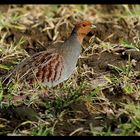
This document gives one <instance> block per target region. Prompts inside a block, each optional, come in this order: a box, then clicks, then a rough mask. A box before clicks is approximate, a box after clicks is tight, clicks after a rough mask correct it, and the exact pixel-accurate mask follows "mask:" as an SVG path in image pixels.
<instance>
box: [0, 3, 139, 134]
mask: <svg viewBox="0 0 140 140" xmlns="http://www.w3.org/2000/svg"><path fill="white" fill-rule="evenodd" d="M139 12H140V11H139V6H138V5H135V6H134V5H113V6H111V5H110V6H109V5H103V6H101V5H6V6H5V8H3V9H2V10H1V12H0V17H1V21H0V46H1V47H0V77H2V76H4V75H8V72H9V71H10V70H12V69H13V68H14V67H16V65H17V64H19V63H20V62H21V61H22V60H23V59H24V58H26V57H27V56H30V55H33V54H34V53H36V52H39V51H42V50H45V49H47V47H48V45H57V44H58V45H59V43H60V44H61V43H62V42H64V40H65V39H66V38H67V37H68V36H69V34H70V33H71V30H72V28H73V27H74V24H75V23H76V22H77V21H79V20H90V21H91V22H93V23H94V24H96V26H97V29H95V30H94V31H92V32H91V33H90V34H88V36H87V37H86V38H85V40H84V43H83V51H82V53H81V56H80V57H79V61H78V64H77V67H76V69H75V71H74V73H73V74H72V75H71V77H70V78H69V79H68V80H67V81H66V82H65V83H62V84H60V85H58V86H56V87H54V88H51V89H47V91H46V88H44V87H42V86H41V85H35V86H34V87H32V88H29V87H28V86H26V88H23V89H21V88H20V87H21V85H20V84H19V83H18V81H16V82H15V83H13V84H10V85H9V86H8V88H7V89H3V88H5V87H2V85H1V83H0V100H1V111H0V135H32V136H39V135H42V136H48V135H53V136H55V135H69V136H73V135H93V136H98V135H99V136H103V135H139V126H140V125H139V117H138V116H139V100H140V96H139V95H140V84H139V79H140V73H139V70H140V67H139V44H140V41H139V35H140V32H139V27H140V26H139V24H140V23H139V16H137V15H138V14H139ZM15 13H16V14H15ZM47 92H49V95H47V94H46V93H47ZM9 116H10V117H9Z"/></svg>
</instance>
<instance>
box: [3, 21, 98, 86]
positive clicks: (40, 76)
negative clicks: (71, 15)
mask: <svg viewBox="0 0 140 140" xmlns="http://www.w3.org/2000/svg"><path fill="white" fill-rule="evenodd" d="M94 27H96V26H95V25H93V24H92V23H91V22H90V21H80V22H78V23H77V24H76V25H75V27H74V28H73V30H72V32H71V34H70V36H69V37H68V38H67V39H66V40H65V41H64V43H63V44H62V45H60V46H57V47H52V48H49V47H48V49H46V50H45V51H41V52H38V53H35V54H34V55H32V56H29V57H27V58H25V59H24V60H23V61H22V62H21V63H20V64H18V65H17V66H16V67H15V69H13V71H12V72H11V73H10V74H9V76H8V77H7V78H9V77H10V79H16V80H18V81H21V82H27V83H28V84H29V85H32V84H34V83H36V82H40V83H41V84H42V85H43V86H47V87H54V86H56V85H58V84H59V83H62V82H64V81H65V80H67V79H68V78H69V77H70V75H71V74H72V73H73V70H74V69H75V68H76V64H77V61H78V57H79V56H80V53H81V50H82V42H83V39H84V38H85V36H86V35H87V34H88V33H89V32H90V31H91V30H92V29H93V28H94ZM7 78H5V80H6V79H7ZM5 80H4V81H5ZM4 81H3V82H4Z"/></svg>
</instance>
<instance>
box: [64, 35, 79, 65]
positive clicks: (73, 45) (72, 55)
mask: <svg viewBox="0 0 140 140" xmlns="http://www.w3.org/2000/svg"><path fill="white" fill-rule="evenodd" d="M63 47H65V52H64V53H65V54H66V56H67V60H68V61H69V60H70V61H73V63H75V62H77V59H78V57H79V55H80V52H81V44H80V41H79V39H78V37H77V34H76V33H72V34H71V36H70V37H69V38H68V39H67V41H66V42H65V43H64V45H63Z"/></svg>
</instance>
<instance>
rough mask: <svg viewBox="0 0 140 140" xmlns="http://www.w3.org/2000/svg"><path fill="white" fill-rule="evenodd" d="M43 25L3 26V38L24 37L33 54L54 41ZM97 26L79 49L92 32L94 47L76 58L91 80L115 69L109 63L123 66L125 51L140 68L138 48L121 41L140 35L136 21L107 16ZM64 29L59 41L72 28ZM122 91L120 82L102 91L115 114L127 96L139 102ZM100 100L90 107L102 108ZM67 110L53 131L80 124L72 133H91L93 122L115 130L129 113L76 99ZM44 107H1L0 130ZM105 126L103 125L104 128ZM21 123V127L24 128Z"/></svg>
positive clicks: (67, 130) (34, 116)
mask: <svg viewBox="0 0 140 140" xmlns="http://www.w3.org/2000/svg"><path fill="white" fill-rule="evenodd" d="M2 7H3V6H2ZM104 7H106V9H105V11H106V12H109V11H110V8H109V6H105V5H104ZM116 8H118V7H117V6H116V7H115V6H114V7H112V9H111V11H110V12H111V13H112V11H113V10H114V9H115V10H116ZM108 9H109V10H108ZM1 10H4V11H5V10H7V8H4V9H1ZM131 23H132V22H131ZM42 26H44V24H43V22H42V24H40V25H39V27H36V28H32V29H31V28H30V27H27V29H26V30H25V31H24V32H23V31H20V30H17V29H14V28H11V29H9V30H8V31H7V29H3V32H8V34H7V36H6V39H5V42H6V43H9V44H10V43H11V42H14V41H17V40H19V39H20V38H21V37H24V38H25V39H26V42H25V43H24V44H22V48H23V49H25V50H26V51H27V52H28V54H29V55H33V54H34V53H36V52H39V51H43V50H46V49H47V47H48V46H49V45H53V43H52V40H51V39H50V38H49V37H48V35H47V33H46V32H42V31H41V28H42ZM96 26H97V28H96V29H95V30H94V31H92V32H90V33H89V34H88V36H87V37H86V38H85V40H84V43H83V46H84V49H83V52H82V53H83V54H84V53H85V52H84V51H85V48H86V45H87V44H88V43H87V42H89V39H90V38H91V37H92V36H95V38H94V40H93V42H94V43H93V44H92V47H93V48H92V49H90V50H89V51H88V52H86V53H90V56H88V57H87V58H79V61H78V64H77V65H78V66H80V67H83V64H86V65H87V67H89V68H93V69H94V73H95V75H90V74H89V77H90V78H93V79H94V81H95V80H96V82H97V83H98V82H99V78H100V77H101V76H103V75H104V74H109V75H110V74H114V70H113V69H112V67H110V65H114V66H117V67H123V66H125V65H126V64H127V62H128V55H129V54H131V61H132V60H133V61H135V64H134V65H133V67H132V69H133V70H134V71H139V70H140V62H139V60H140V52H138V51H136V50H135V49H129V48H125V47H123V46H122V45H121V44H120V41H121V40H126V41H128V42H131V43H135V42H134V38H135V37H136V35H137V34H139V35H140V30H139V29H140V26H139V24H138V23H136V22H134V23H132V24H129V22H128V21H127V19H124V18H119V19H115V18H108V19H103V20H102V21H100V22H97V23H96ZM64 29H65V26H63V27H60V29H59V31H60V40H62V41H64V40H65V39H66V38H67V36H68V35H69V34H70V32H71V29H72V28H69V30H68V33H67V35H66V34H65V30H64ZM101 41H103V42H104V43H107V42H109V43H110V44H111V46H112V48H109V49H106V50H104V49H103V48H100V46H101ZM39 42H41V43H39ZM60 44H61V43H60ZM94 47H95V48H94ZM91 51H92V54H91ZM109 64H110V65H109ZM6 73H7V71H2V70H0V76H2V75H4V74H6ZM123 92H124V91H123V90H122V89H121V87H120V86H119V85H118V86H116V87H113V90H112V91H110V90H109V88H108V87H104V88H103V89H102V93H103V94H104V96H105V98H106V99H107V100H108V101H109V102H110V104H114V106H115V108H113V112H115V113H116V114H119V109H120V108H121V105H120V104H119V103H120V102H123V103H125V102H128V100H129V101H130V102H131V101H135V102H139V101H137V100H136V99H135V98H134V97H133V96H131V95H126V94H124V95H123V96H122V94H123ZM98 102H99V103H101V105H100V104H97V103H98ZM103 103H104V102H103V101H100V100H96V101H95V103H93V109H95V108H96V109H95V110H102V109H103V108H102V104H103ZM110 109H111V106H110ZM66 110H67V111H66V113H64V115H63V116H62V117H61V119H58V121H57V123H56V126H55V130H54V135H69V134H71V133H72V132H73V131H75V130H76V129H79V128H81V129H79V130H78V131H77V132H75V134H73V135H83V136H85V135H92V133H91V132H90V131H88V130H89V129H90V125H92V127H93V128H94V129H97V130H98V131H102V129H107V128H108V127H110V128H111V130H112V131H113V132H115V133H116V130H117V129H118V124H119V121H120V120H121V121H122V123H126V122H128V121H129V116H128V115H127V114H125V113H123V114H120V116H118V117H116V116H115V115H110V114H107V113H106V112H105V111H102V112H100V111H99V112H98V113H97V111H95V113H94V112H93V111H91V110H90V109H89V107H88V105H87V102H85V101H80V102H78V101H77V102H75V103H73V104H71V105H70V106H69V107H68V108H67V109H66ZM45 111H46V109H45V108H42V107H41V106H38V107H35V106H30V107H27V106H26V105H20V106H13V105H12V106H9V107H8V108H7V107H6V108H2V109H1V110H0V124H2V125H4V126H6V127H4V128H3V127H0V134H2V135H7V134H8V133H9V132H12V131H13V130H14V129H15V128H16V127H17V126H18V125H19V124H21V123H22V122H23V121H26V120H31V121H38V119H37V116H38V114H39V113H40V112H42V113H45ZM55 111H56V110H55ZM31 112H32V113H31ZM99 116H100V117H99ZM110 116H111V117H110ZM2 118H3V119H2ZM89 124H90V125H89ZM104 126H106V128H105V127H104ZM24 127H25V128H28V127H29V126H28V125H27V126H24ZM24 127H23V128H21V129H25V128H24Z"/></svg>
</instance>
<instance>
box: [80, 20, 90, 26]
mask: <svg viewBox="0 0 140 140" xmlns="http://www.w3.org/2000/svg"><path fill="white" fill-rule="evenodd" d="M83 25H84V26H91V22H90V21H85V22H80V23H79V24H78V26H79V27H82V26H83Z"/></svg>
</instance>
